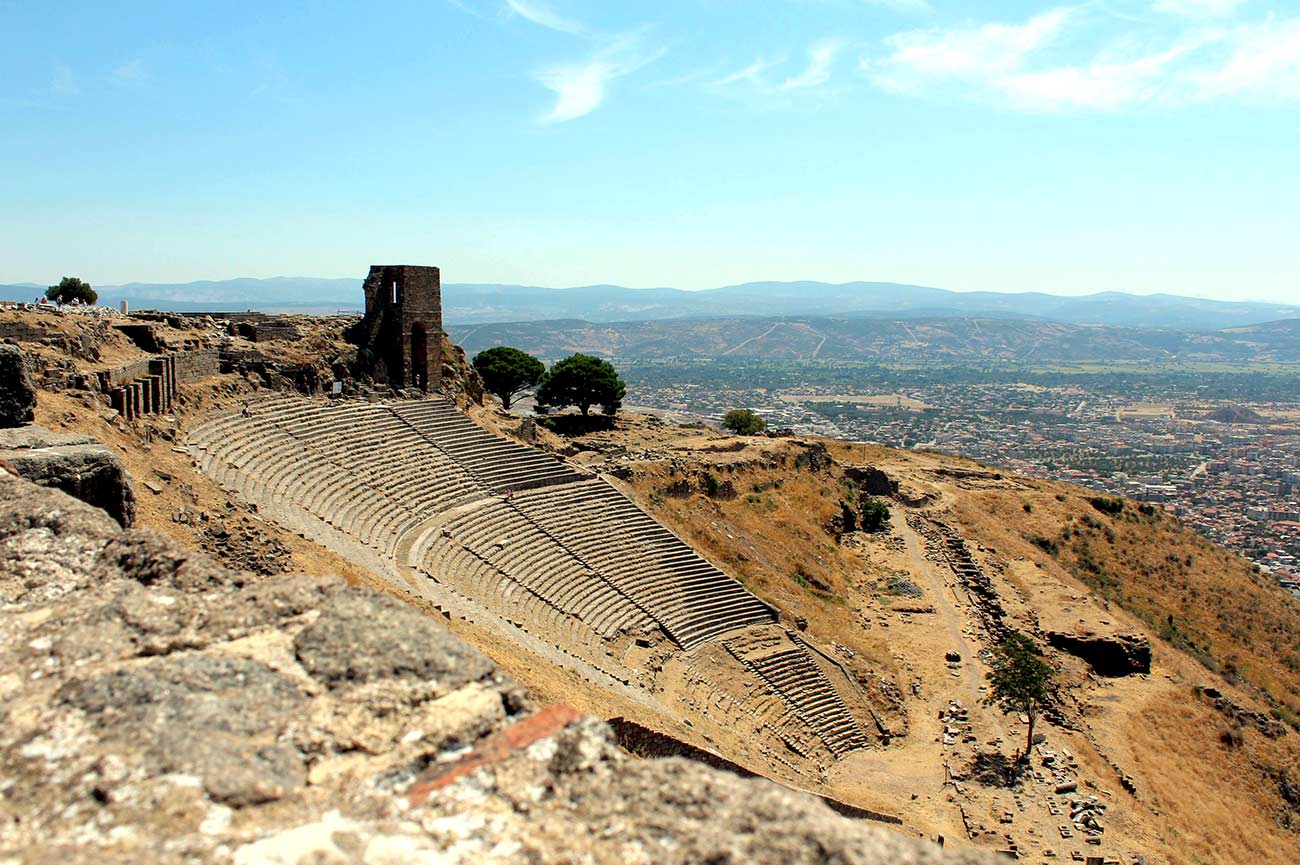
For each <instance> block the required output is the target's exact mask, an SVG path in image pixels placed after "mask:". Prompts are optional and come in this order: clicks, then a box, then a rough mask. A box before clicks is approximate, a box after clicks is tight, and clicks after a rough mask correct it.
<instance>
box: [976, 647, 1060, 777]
mask: <svg viewBox="0 0 1300 865" xmlns="http://www.w3.org/2000/svg"><path fill="white" fill-rule="evenodd" d="M1052 674H1053V670H1052V668H1051V667H1050V666H1049V665H1048V664H1047V662H1046V661H1044V660H1043V659H1042V658H1041V657H1040V656H1039V654H1038V649H1037V647H1036V646H1035V645H1034V643H1033V641H1032V640H1030V639H1029V638H1028V637H1026V636H1025V635H1024V634H1022V633H1020V632H1019V631H1010V632H1008V633H1007V635H1006V638H1005V639H1003V641H1002V644H1001V645H1000V646H995V647H994V649H993V669H991V670H990V671H989V674H988V680H989V696H988V697H987V698H986V699H985V703H986V705H989V706H997V707H999V708H1000V709H1002V711H1003V712H1004V713H1005V714H1008V715H1010V714H1013V713H1014V714H1022V715H1024V716H1025V717H1027V718H1028V719H1029V732H1028V734H1027V735H1026V737H1025V753H1024V756H1023V757H1022V759H1023V760H1028V759H1029V750H1030V749H1031V748H1032V747H1033V746H1034V721H1035V720H1037V718H1038V713H1039V711H1040V710H1041V709H1042V706H1043V704H1044V703H1046V702H1047V697H1048V691H1049V688H1050V687H1051V682H1052Z"/></svg>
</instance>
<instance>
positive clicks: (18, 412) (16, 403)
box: [0, 345, 36, 427]
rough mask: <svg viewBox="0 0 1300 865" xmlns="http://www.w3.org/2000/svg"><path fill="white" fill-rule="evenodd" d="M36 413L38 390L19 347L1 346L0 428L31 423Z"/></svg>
mask: <svg viewBox="0 0 1300 865" xmlns="http://www.w3.org/2000/svg"><path fill="white" fill-rule="evenodd" d="M35 411H36V388H34V387H32V377H31V375H30V374H29V373H28V372H27V367H26V366H25V365H24V364H23V353H22V352H21V351H19V349H18V347H17V346H13V345H0V427H14V426H21V425H22V424H25V423H31V421H32V418H33V417H34V416H35Z"/></svg>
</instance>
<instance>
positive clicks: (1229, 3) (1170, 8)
mask: <svg viewBox="0 0 1300 865" xmlns="http://www.w3.org/2000/svg"><path fill="white" fill-rule="evenodd" d="M1242 2H1243V0H1156V2H1155V10H1156V11H1157V12H1166V13H1168V14H1170V15H1182V16H1185V17H1188V18H1224V17H1227V16H1228V15H1231V14H1232V13H1233V12H1236V11H1237V7H1238V6H1240V5H1241V4H1242Z"/></svg>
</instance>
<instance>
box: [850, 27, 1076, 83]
mask: <svg viewBox="0 0 1300 865" xmlns="http://www.w3.org/2000/svg"><path fill="white" fill-rule="evenodd" d="M1072 12H1073V10H1072V9H1070V8H1069V7H1061V8H1057V9H1052V10H1049V11H1047V12H1043V13H1041V14H1039V15H1035V16H1034V17H1033V18H1030V19H1029V20H1028V21H1026V22H1025V23H1024V24H1004V23H1000V22H995V23H988V24H978V25H971V26H965V27H955V28H942V27H931V28H926V29H924V30H909V31H907V32H904V33H896V34H894V35H893V36H890V37H888V38H887V39H885V46H886V48H888V49H889V54H888V55H887V56H886V57H884V58H883V59H881V60H879V61H875V62H871V61H868V62H867V64H866V65H865V66H864V70H865V71H866V72H867V73H868V75H869V76H870V77H871V78H873V79H874V80H875V81H876V82H877V83H878V84H880V85H881V86H884V87H887V88H889V89H892V90H913V89H916V88H918V87H921V86H924V85H926V84H927V83H930V82H932V81H933V80H935V79H944V78H953V79H974V80H981V81H983V80H988V79H992V78H996V77H998V76H1000V75H1004V74H1007V73H1009V72H1011V71H1013V70H1015V69H1018V68H1020V67H1021V66H1022V65H1023V64H1024V62H1025V59H1026V58H1027V57H1028V56H1029V55H1031V54H1032V53H1034V52H1035V51H1037V50H1039V49H1040V48H1042V47H1044V46H1046V45H1048V44H1050V43H1051V42H1052V41H1053V40H1054V39H1056V37H1057V36H1058V35H1059V34H1060V33H1061V30H1062V29H1063V28H1064V26H1065V23H1066V20H1067V19H1068V18H1069V17H1070V15H1071V14H1072Z"/></svg>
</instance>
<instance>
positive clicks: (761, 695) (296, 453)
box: [189, 397, 866, 754]
mask: <svg viewBox="0 0 1300 865" xmlns="http://www.w3.org/2000/svg"><path fill="white" fill-rule="evenodd" d="M189 441H190V447H191V452H192V453H193V454H194V456H195V459H196V460H197V461H198V462H199V464H200V466H201V467H202V468H203V469H204V471H206V472H208V473H209V474H211V475H212V476H213V477H215V478H217V479H218V480H219V481H220V482H221V483H223V484H225V485H226V486H228V487H230V488H232V489H237V490H240V491H241V492H243V493H244V494H245V495H246V496H247V497H248V498H250V499H252V500H253V501H259V502H265V503H267V504H275V505H278V506H280V507H279V509H278V514H279V517H278V518H282V519H285V520H286V521H287V524H290V525H295V524H299V523H300V524H301V525H302V526H303V527H304V528H308V529H309V528H310V525H311V521H310V520H306V519H305V518H304V517H302V516H300V515H301V514H303V513H306V514H311V515H312V516H313V517H315V518H316V519H319V520H321V521H323V522H325V523H326V524H328V525H331V526H333V527H334V528H336V529H337V530H338V531H339V532H342V533H345V534H347V535H349V536H350V537H352V538H354V539H356V540H357V541H360V542H361V543H363V544H365V545H367V546H368V547H370V548H371V549H373V550H378V551H379V552H380V553H381V554H383V555H385V556H388V557H390V558H391V557H396V556H397V555H398V545H399V542H400V541H402V540H403V539H404V538H406V539H408V540H409V541H410V546H409V547H403V548H402V553H401V555H402V556H403V558H405V557H406V556H407V555H409V556H410V563H411V564H412V565H414V566H416V567H417V568H418V569H419V570H421V571H423V572H424V573H425V574H427V575H428V576H429V577H431V578H433V579H434V580H436V581H437V582H439V583H441V584H444V585H446V586H448V587H449V588H451V589H452V590H454V591H455V592H457V593H458V594H460V595H462V596H464V597H466V598H469V599H472V600H473V601H475V602H476V603H478V604H480V605H481V606H482V607H484V608H486V609H488V610H491V611H492V612H493V613H495V614H496V615H497V616H500V617H501V618H502V619H504V620H505V621H508V622H511V623H513V624H514V625H515V626H517V627H519V628H521V629H523V630H524V631H527V632H529V633H532V634H536V635H537V636H539V637H541V638H543V639H544V640H545V641H546V642H548V643H550V644H551V645H554V646H557V647H558V648H560V649H562V650H563V651H565V652H568V653H569V654H571V655H573V656H575V657H579V658H582V659H584V660H586V661H588V662H589V663H591V664H592V665H594V666H596V667H597V668H598V669H602V670H605V671H606V672H608V673H610V674H611V675H613V676H615V677H616V678H618V679H619V680H620V681H624V682H626V681H628V678H627V675H628V673H627V671H626V670H625V669H622V667H621V662H620V661H619V660H618V659H616V658H615V657H613V655H611V653H610V648H609V646H608V644H607V641H610V640H612V639H613V638H615V637H617V636H618V635H620V634H623V633H645V632H648V631H650V630H653V629H654V628H655V627H656V626H657V627H659V628H662V629H663V631H664V632H665V633H667V634H668V636H669V637H670V638H671V639H672V640H673V641H674V642H675V643H677V644H678V645H679V646H681V647H683V648H685V649H688V650H689V649H692V648H695V647H697V646H699V645H700V644H702V643H704V642H706V641H708V640H713V639H716V638H718V637H720V636H721V635H723V634H728V633H730V632H736V631H739V630H740V629H743V628H746V627H749V626H752V625H770V624H772V623H774V622H775V621H776V612H775V610H773V609H772V608H771V607H770V606H768V605H767V604H765V603H764V602H763V601H761V600H759V599H758V598H757V597H755V596H754V595H752V594H750V593H749V592H747V591H746V590H745V589H744V587H743V586H741V585H740V583H738V582H736V581H735V580H733V579H732V578H730V577H729V576H727V575H726V574H725V573H723V572H722V571H720V570H719V569H718V568H716V567H715V566H714V565H712V564H711V563H710V562H708V561H707V560H706V559H704V558H702V557H701V556H700V555H698V554H697V553H696V552H695V551H694V550H692V549H691V548H690V547H689V546H688V545H687V544H685V543H684V542H683V541H682V540H681V539H679V538H678V537H677V536H676V535H674V534H673V533H672V532H670V531H668V529H666V528H665V527H664V526H662V525H661V524H659V523H658V522H657V521H656V520H654V519H653V518H652V517H651V516H650V515H649V514H647V513H646V512H645V511H643V510H641V509H640V508H639V507H637V506H636V505H635V504H634V503H633V502H632V501H631V500H629V499H628V498H627V497H626V496H624V495H623V494H622V493H620V492H619V491H618V490H617V489H616V488H614V487H613V486H612V485H610V484H609V483H607V482H606V481H604V480H600V479H593V478H590V477H588V476H586V475H584V474H582V473H580V472H579V471H577V470H575V469H573V468H570V467H569V466H566V465H565V464H563V463H561V462H560V461H558V460H556V459H554V458H553V457H551V456H549V455H547V454H544V453H542V452H540V451H535V450H533V449H531V448H527V447H524V446H523V445H520V444H517V443H515V442H510V441H506V440H504V439H501V438H498V437H496V436H493V435H491V434H490V433H488V432H486V431H485V430H483V429H480V428H479V427H477V426H475V425H474V424H473V423H472V422H471V421H470V420H469V419H468V418H467V417H465V416H464V415H462V414H461V413H460V412H458V411H457V410H456V409H455V407H454V406H452V405H451V404H449V403H446V402H444V401H441V400H433V399H430V400H420V401H410V402H399V403H393V404H377V403H361V402H337V403H321V402H316V401H311V400H306V399H302V398H297V397H286V398H270V399H263V400H260V401H258V402H257V403H256V404H255V405H254V406H253V407H252V408H251V411H250V415H249V416H247V417H245V416H243V415H242V413H241V412H234V413H230V414H227V415H224V416H220V417H217V418H213V419H211V420H209V421H206V422H204V423H201V424H197V425H196V426H195V427H194V428H193V429H192V430H191V431H190V436H189ZM506 491H509V495H505V496H500V497H497V496H493V495H492V493H493V492H498V493H503V492H506ZM417 529H418V530H419V531H418V537H417V536H416V535H417ZM406 564H407V561H405V560H404V561H402V562H400V563H399V565H403V566H404V565H406ZM758 630H759V631H762V630H763V629H758ZM731 640H732V641H733V642H735V641H738V642H737V646H736V647H732V646H730V645H728V651H730V652H731V653H732V654H733V655H734V656H735V657H737V658H738V659H739V660H740V661H741V662H742V663H743V664H744V665H745V666H746V667H747V668H748V669H749V670H750V671H751V672H752V673H754V674H755V677H756V678H755V680H754V687H753V688H752V689H750V690H749V691H748V692H747V694H748V695H747V696H746V697H744V700H743V705H742V703H741V702H736V706H737V707H738V709H743V711H746V712H748V713H750V714H751V715H752V716H753V717H754V720H755V723H756V724H757V725H758V728H759V729H772V730H776V731H779V734H780V736H781V737H782V738H783V739H784V740H785V741H786V742H787V744H788V745H789V747H791V748H794V749H796V750H800V749H801V748H803V747H804V745H807V746H808V747H820V746H816V745H815V741H816V740H815V739H814V738H813V735H814V734H815V737H816V738H819V739H821V740H822V741H823V742H824V743H825V746H826V748H827V749H829V750H830V752H831V753H834V754H842V753H845V752H846V751H850V750H853V749H855V748H860V747H865V745H866V740H865V737H864V736H863V734H862V731H861V729H860V728H859V727H858V725H857V723H856V722H855V721H854V719H853V717H852V715H851V714H850V713H849V712H848V709H847V708H846V707H845V705H844V704H843V702H842V701H841V700H840V699H839V695H838V693H837V692H836V691H835V689H834V687H833V686H832V685H831V684H830V681H829V680H828V679H827V678H826V676H825V675H824V674H823V673H822V670H821V668H820V667H818V666H817V664H816V663H815V662H814V661H813V659H812V657H811V656H810V655H809V654H808V653H807V652H806V651H805V649H804V648H803V647H801V646H798V645H792V644H790V643H789V642H788V640H786V639H784V638H783V637H779V636H773V637H772V639H767V637H766V636H764V635H763V634H759V635H758V636H755V635H754V634H750V635H749V636H748V637H746V638H743V639H742V638H740V637H736V636H734V635H733V637H732V638H731ZM764 640H766V642H764ZM741 643H743V644H744V647H743V648H741V647H740V644H741ZM702 681H703V680H702ZM760 681H761V682H763V683H766V685H765V686H763V685H760V684H759V682H760ZM767 688H770V689H771V690H770V691H767ZM722 696H723V695H719V696H718V698H719V699H721V697H722ZM728 699H731V698H728ZM733 702H734V701H733ZM810 731H811V732H810ZM801 752H802V751H801Z"/></svg>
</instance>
